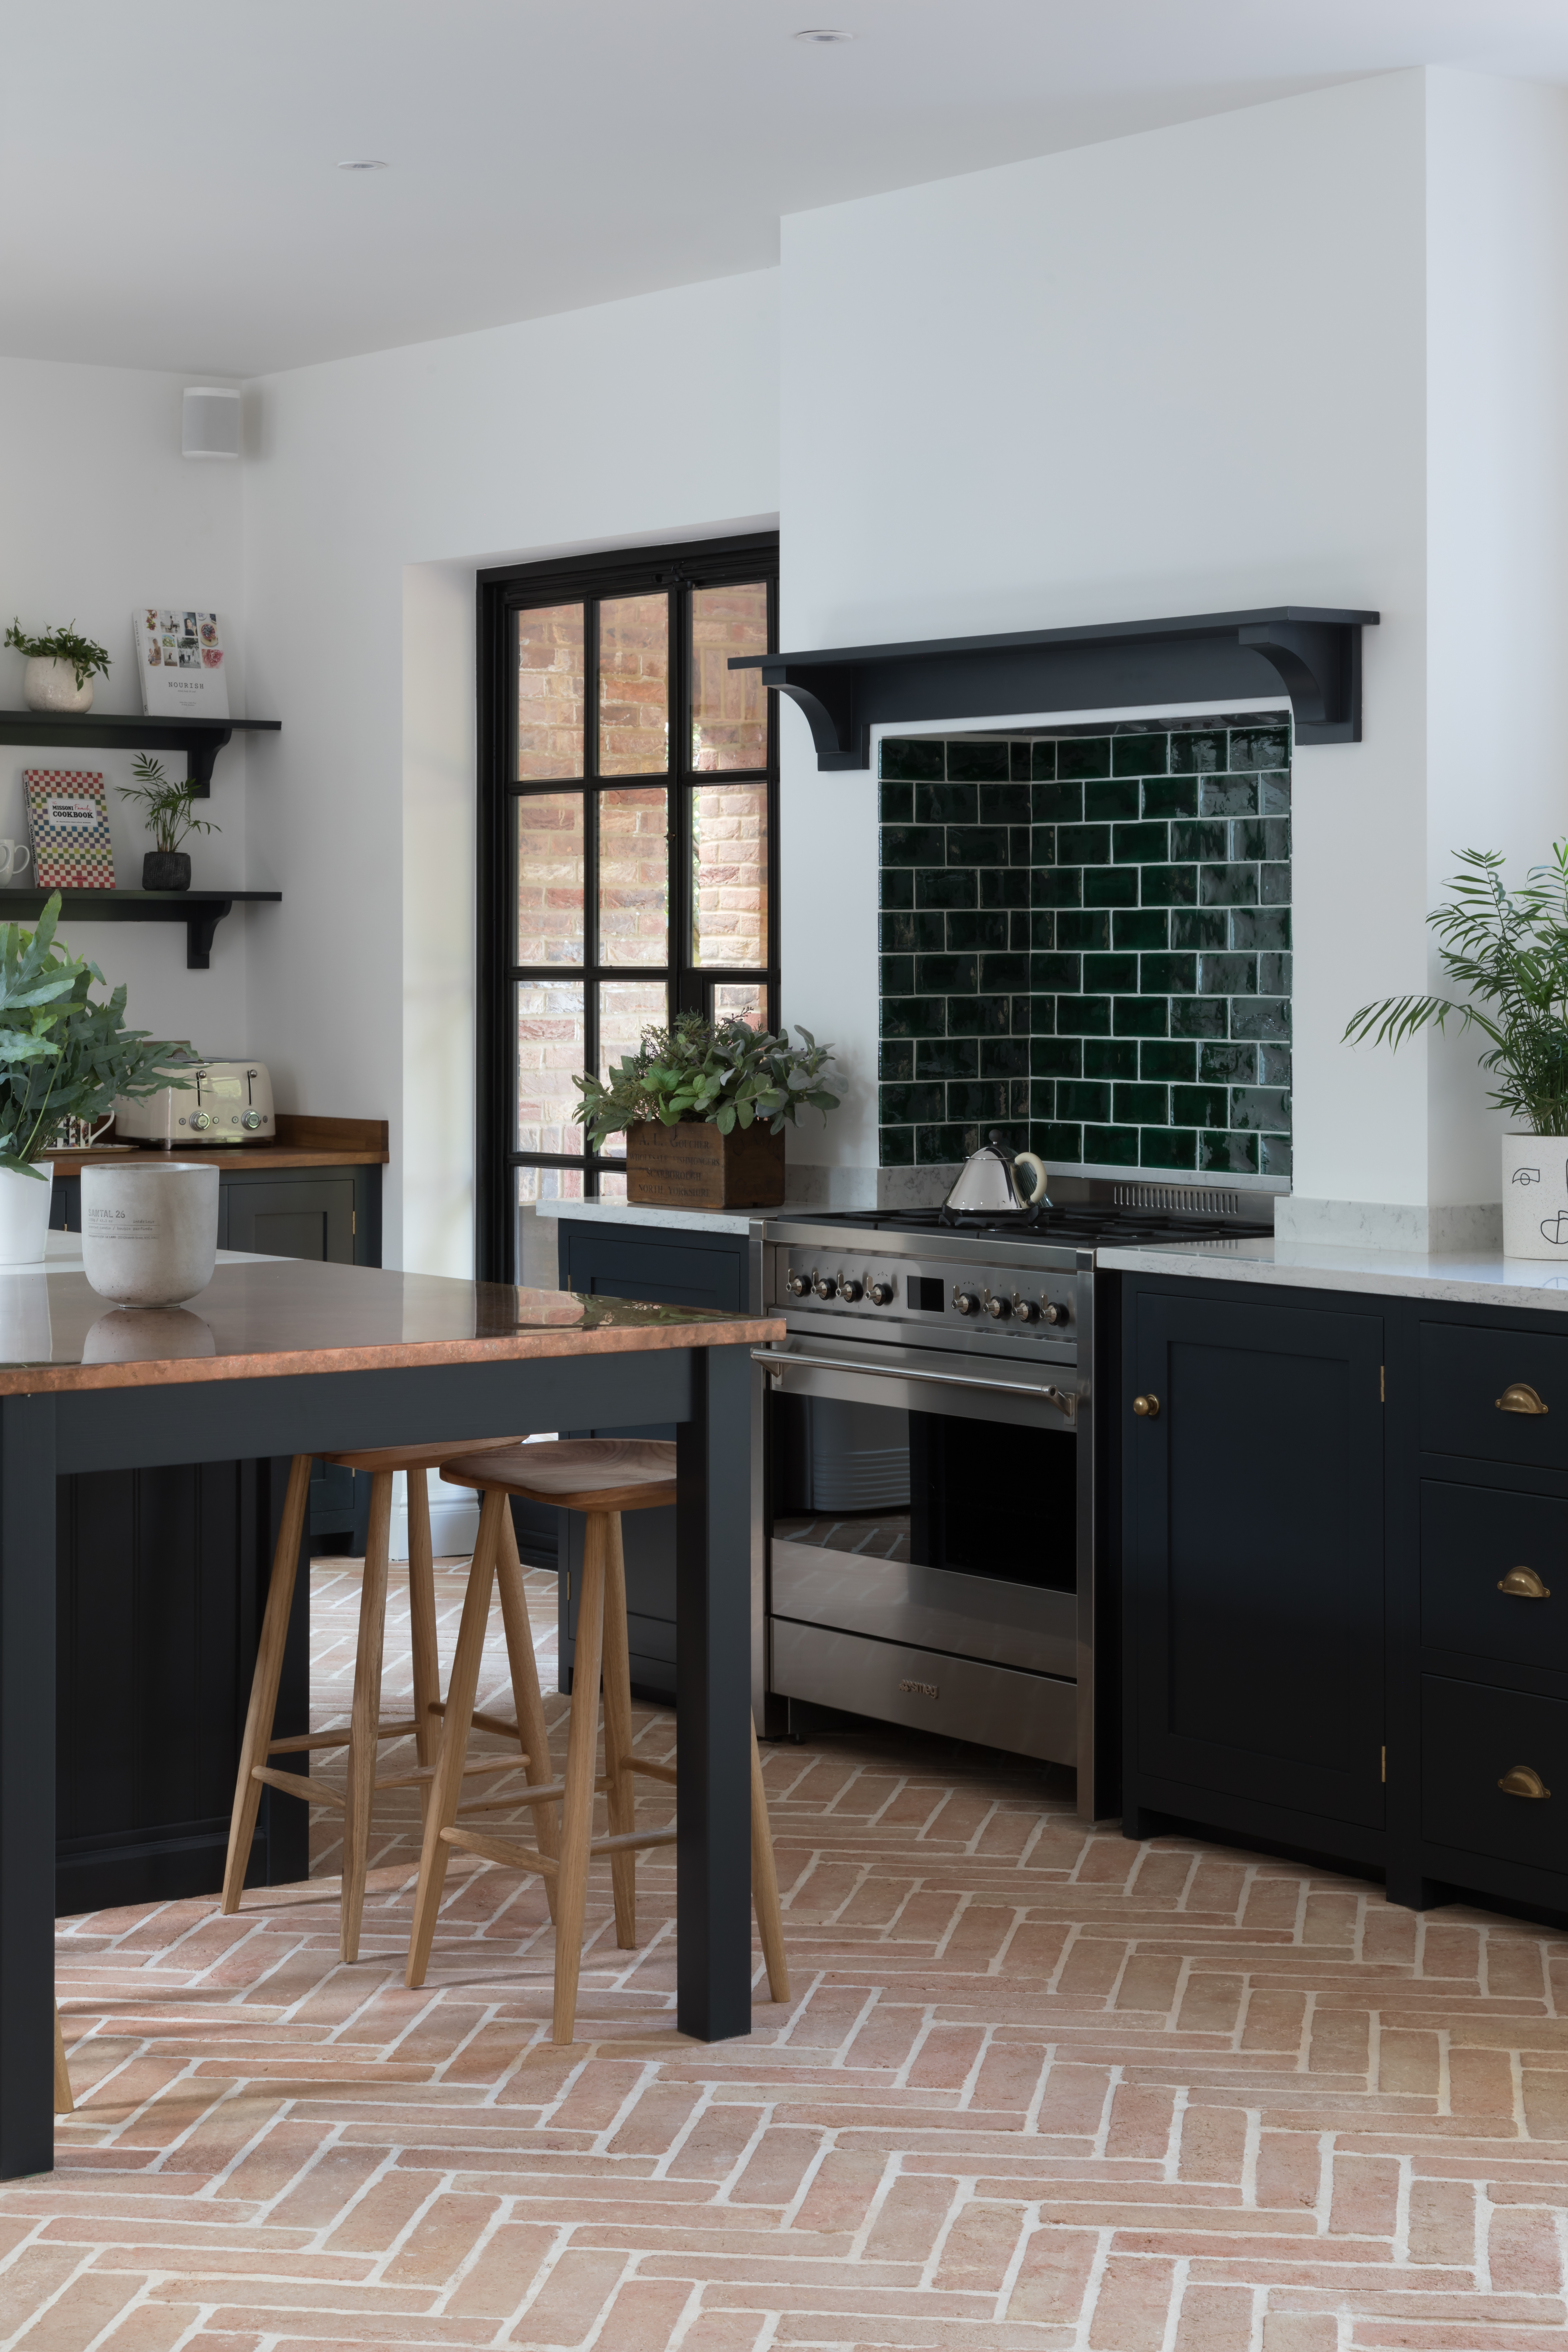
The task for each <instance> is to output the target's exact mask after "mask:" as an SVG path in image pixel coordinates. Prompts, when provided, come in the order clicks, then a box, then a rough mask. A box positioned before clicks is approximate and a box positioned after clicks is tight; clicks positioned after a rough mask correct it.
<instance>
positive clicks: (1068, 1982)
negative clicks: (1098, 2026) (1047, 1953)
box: [1057, 1936, 1126, 2001]
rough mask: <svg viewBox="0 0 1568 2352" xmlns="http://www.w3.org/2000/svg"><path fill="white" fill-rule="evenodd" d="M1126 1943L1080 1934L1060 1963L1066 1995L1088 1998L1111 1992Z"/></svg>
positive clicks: (1060, 1981)
mask: <svg viewBox="0 0 1568 2352" xmlns="http://www.w3.org/2000/svg"><path fill="white" fill-rule="evenodd" d="M1125 1955H1126V1946H1125V1945H1124V1944H1121V1943H1116V1942H1113V1940H1112V1939H1111V1938H1110V1937H1104V1936H1081V1937H1079V1939H1078V1941H1077V1942H1076V1943H1075V1944H1074V1945H1073V1947H1072V1949H1071V1951H1070V1952H1069V1953H1068V1955H1067V1958H1066V1959H1065V1960H1063V1962H1062V1964H1061V1973H1060V1974H1059V1976H1058V1978H1057V1986H1058V1989H1059V1990H1060V1991H1061V1994H1062V1996H1063V1998H1064V1999H1066V2000H1073V2001H1081V2000H1090V1999H1092V1998H1093V1996H1095V1995H1096V1994H1098V1995H1101V1996H1102V1997H1103V1995H1104V1994H1106V1993H1108V1992H1109V1991H1110V1990H1111V1988H1112V1986H1113V1984H1114V1983H1115V1981H1116V1979H1117V1977H1118V1975H1119V1974H1120V1972H1121V1969H1122V1963H1123V1960H1124V1958H1125Z"/></svg>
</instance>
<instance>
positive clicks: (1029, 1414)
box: [758, 1343, 1081, 1763]
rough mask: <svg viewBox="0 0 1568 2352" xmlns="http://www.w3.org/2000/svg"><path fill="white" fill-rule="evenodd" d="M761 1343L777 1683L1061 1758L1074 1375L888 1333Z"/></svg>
mask: <svg viewBox="0 0 1568 2352" xmlns="http://www.w3.org/2000/svg"><path fill="white" fill-rule="evenodd" d="M758 1352H759V1355H761V1357H762V1360H763V1361H764V1362H765V1364H766V1366H767V1370H768V1383H769V1387H770V1390H771V1398H770V1403H769V1415H770V1429H769V1438H770V1443H769V1447H768V1454H769V1460H770V1465H771V1475H770V1481H769V1485H770V1495H769V1527H770V1532H769V1562H768V1565H769V1579H768V1582H769V1594H770V1601H769V1627H768V1631H769V1654H770V1675H769V1680H770V1685H771V1687H772V1689H773V1691H774V1692H775V1693H776V1694H778V1695H779V1696H785V1697H789V1698H793V1699H801V1700H810V1701H813V1702H815V1703H816V1704H818V1705H821V1706H832V1707H838V1708H843V1709H846V1710H848V1711H849V1712H851V1713H853V1714H857V1715H868V1716H872V1717H877V1718H878V1719H880V1720H883V1721H889V1722H895V1723H903V1724H908V1725H911V1726H915V1727H920V1728H924V1729H929V1730H934V1731H941V1732H944V1733H946V1734H949V1735H951V1736H953V1737H956V1738H964V1739H971V1740H976V1741H978V1742H981V1743H983V1744H984V1745H986V1746H988V1747H994V1748H1006V1749H1009V1750H1011V1751H1012V1752H1014V1753H1017V1754H1021V1755H1027V1756H1034V1757H1039V1758H1041V1759H1049V1760H1051V1761H1055V1762H1060V1763H1073V1762H1075V1761H1076V1760H1077V1738H1076V1713H1077V1710H1076V1679H1075V1678H1076V1675H1077V1672H1078V1641H1079V1619H1078V1591H1079V1584H1080V1551H1081V1545H1080V1521H1081V1498H1080V1478H1081V1460H1080V1439H1079V1432H1078V1428H1077V1413H1076V1407H1077V1399H1076V1396H1075V1395H1074V1394H1073V1392H1072V1391H1073V1381H1072V1376H1071V1373H1066V1375H1065V1377H1064V1368H1062V1367H1060V1366H1058V1367H1055V1368H1053V1369H1052V1370H1051V1371H1049V1372H1048V1370H1047V1368H1045V1367H1043V1366H1042V1367H1041V1368H1040V1376H1039V1378H1038V1379H1033V1378H1030V1376H1029V1375H1028V1374H1027V1373H1023V1372H1021V1371H1020V1370H1019V1368H1017V1367H1015V1365H1014V1364H1012V1363H1010V1362H1009V1363H998V1365H997V1367H996V1370H995V1371H994V1373H993V1372H989V1371H988V1369H987V1367H986V1366H985V1364H984V1363H983V1361H980V1360H977V1359H976V1358H975V1357H974V1356H973V1355H968V1356H965V1357H955V1358H952V1359H950V1360H949V1359H946V1358H944V1357H942V1356H941V1355H938V1354H936V1353H934V1352H933V1351H931V1350H928V1349H903V1348H896V1347H890V1346H883V1345H879V1346H876V1347H874V1348H867V1347H862V1348H857V1349H853V1350H851V1349H840V1348H837V1347H833V1346H832V1345H831V1343H830V1344H829V1345H828V1346H827V1347H823V1346H821V1345H820V1344H818V1345H813V1346H811V1347H810V1349H805V1348H801V1347H800V1346H799V1345H798V1344H797V1345H796V1346H794V1347H791V1346H790V1345H789V1344H788V1343H787V1344H786V1345H785V1346H784V1347H782V1348H779V1349H768V1350H767V1351H758ZM807 1357H809V1358H810V1360H804V1359H805V1358H807ZM1055 1383H1061V1385H1059V1386H1058V1385H1055ZM1048 1388H1049V1389H1051V1394H1049V1395H1048V1393H1047V1391H1048ZM1053 1397H1054V1399H1055V1401H1054V1402H1053V1401H1052V1399H1053Z"/></svg>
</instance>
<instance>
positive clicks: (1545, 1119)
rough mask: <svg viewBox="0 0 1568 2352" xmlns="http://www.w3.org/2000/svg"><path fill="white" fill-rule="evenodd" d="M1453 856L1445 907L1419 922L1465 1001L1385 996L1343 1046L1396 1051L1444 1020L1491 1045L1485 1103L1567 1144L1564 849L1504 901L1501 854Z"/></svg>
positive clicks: (1567, 856)
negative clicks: (1433, 938) (1454, 869)
mask: <svg viewBox="0 0 1568 2352" xmlns="http://www.w3.org/2000/svg"><path fill="white" fill-rule="evenodd" d="M1458 860H1459V865H1460V867H1461V868H1462V871H1461V872H1459V873H1458V874H1456V875H1455V876H1454V877H1453V879H1452V881H1451V882H1450V883H1449V885H1448V890H1449V894H1450V897H1451V899H1452V904H1451V905H1449V906H1446V907H1437V908H1434V909H1433V911H1432V913H1431V914H1429V915H1428V916H1427V921H1428V922H1429V923H1430V924H1431V926H1432V929H1434V930H1435V931H1436V932H1437V936H1438V938H1439V939H1440V940H1441V941H1442V942H1443V944H1442V945H1441V946H1440V947H1439V949H1438V950H1437V953H1438V956H1439V957H1440V959H1441V961H1442V964H1443V969H1444V971H1446V972H1447V974H1448V979H1449V981H1450V982H1452V983H1453V985H1454V987H1455V988H1456V989H1457V990H1463V991H1464V992H1465V994H1466V996H1467V997H1468V999H1469V1001H1468V1002H1466V1003H1459V1002H1456V1001H1455V999H1454V998H1452V997H1448V996H1391V997H1388V998H1386V999H1385V1001H1384V1002H1383V1003H1381V1004H1364V1005H1363V1006H1362V1009H1361V1011H1360V1012H1359V1013H1354V1014H1353V1015H1352V1017H1351V1019H1350V1021H1349V1022H1348V1023H1347V1024H1346V1026H1345V1033H1344V1034H1345V1036H1346V1038H1347V1039H1350V1040H1353V1041H1354V1042H1355V1043H1357V1044H1361V1043H1363V1042H1364V1041H1367V1040H1370V1041H1371V1043H1372V1044H1373V1045H1390V1046H1399V1045H1403V1044H1404V1042H1405V1040H1406V1038H1407V1037H1414V1036H1415V1035H1416V1034H1417V1032H1418V1031H1420V1030H1422V1029H1426V1028H1427V1027H1433V1028H1437V1029H1446V1028H1447V1026H1448V1016H1449V1014H1450V1013H1452V1014H1454V1015H1456V1016H1457V1018H1458V1024H1459V1034H1461V1036H1462V1035H1463V1034H1464V1032H1465V1031H1466V1030H1467V1029H1471V1028H1474V1029H1479V1031H1480V1032H1481V1034H1482V1035H1483V1036H1484V1037H1489V1038H1490V1040H1491V1050H1490V1052H1489V1053H1485V1054H1483V1055H1481V1056H1480V1066H1481V1068H1482V1069H1483V1070H1489V1071H1490V1072H1491V1074H1492V1076H1494V1077H1495V1078H1496V1080H1497V1082H1498V1083H1497V1085H1496V1087H1495V1088H1494V1090H1493V1092H1492V1094H1491V1096H1490V1100H1491V1101H1492V1102H1493V1103H1494V1104H1495V1105H1496V1106H1497V1108H1499V1109H1500V1110H1506V1111H1510V1112H1511V1113H1513V1114H1514V1115H1515V1116H1516V1117H1517V1118H1523V1119H1524V1120H1525V1121H1526V1122H1527V1123H1528V1126H1529V1129H1530V1131H1531V1133H1532V1134H1535V1135H1568V841H1558V842H1554V843H1553V844H1552V859H1551V863H1550V864H1549V865H1546V866H1531V869H1530V873H1529V876H1528V877H1527V878H1526V880H1525V883H1524V887H1523V888H1522V889H1520V890H1512V891H1511V890H1508V889H1506V888H1505V887H1504V886H1503V879H1502V866H1503V859H1502V854H1501V852H1500V851H1499V850H1495V849H1463V850H1460V851H1459V852H1458ZM1483 1005H1487V1006H1490V1008H1491V1010H1490V1012H1483V1011H1482V1010H1481V1007H1482V1006H1483Z"/></svg>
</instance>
